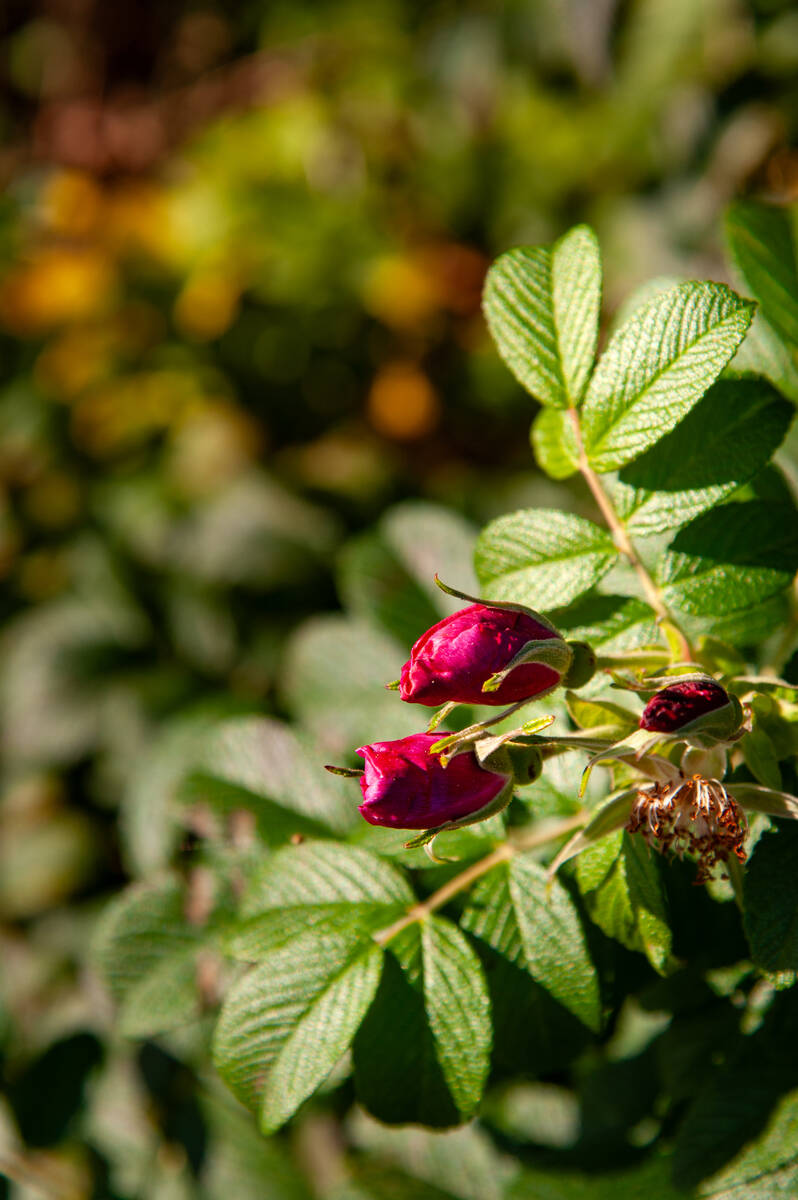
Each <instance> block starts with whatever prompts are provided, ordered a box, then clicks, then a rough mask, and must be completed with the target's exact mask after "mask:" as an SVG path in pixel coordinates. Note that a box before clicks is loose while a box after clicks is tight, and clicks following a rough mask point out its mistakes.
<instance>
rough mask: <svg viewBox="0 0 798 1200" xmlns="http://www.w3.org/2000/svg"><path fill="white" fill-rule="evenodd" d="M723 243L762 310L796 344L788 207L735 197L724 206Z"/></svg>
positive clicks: (797, 286)
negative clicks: (724, 239)
mask: <svg viewBox="0 0 798 1200" xmlns="http://www.w3.org/2000/svg"><path fill="white" fill-rule="evenodd" d="M725 226H726V244H727V246H728V249H729V256H730V258H731V260H732V264H733V266H734V268H735V271H736V272H737V274H738V275H739V277H740V279H741V280H742V283H743V285H744V287H745V288H746V290H747V291H749V292H750V293H751V295H752V296H754V297H755V298H756V299H757V300H758V301H759V303H760V305H761V306H762V316H763V317H764V318H765V320H766V321H767V322H768V324H769V325H772V327H773V328H774V329H775V330H776V332H777V333H778V334H779V335H780V336H781V337H782V338H783V339H784V340H785V341H786V342H787V343H788V344H790V345H791V346H793V347H796V348H798V263H796V254H795V241H794V235H793V229H792V219H791V216H790V213H789V211H788V210H787V209H786V208H783V207H776V206H775V205H769V204H761V203H757V202H755V201H747V200H740V201H737V202H736V203H735V204H732V205H730V206H729V208H728V209H727V211H726V220H725Z"/></svg>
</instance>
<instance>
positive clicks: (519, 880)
mask: <svg viewBox="0 0 798 1200" xmlns="http://www.w3.org/2000/svg"><path fill="white" fill-rule="evenodd" d="M463 925H464V927H465V928H466V929H468V930H469V931H470V932H471V933H473V934H475V935H476V936H477V937H479V938H482V939H483V940H484V941H485V942H487V943H488V944H489V945H490V946H492V947H493V948H494V949H495V950H497V951H498V952H499V953H500V954H501V955H503V956H504V957H505V958H507V959H508V960H509V961H510V962H513V963H516V964H518V965H519V966H521V967H523V968H524V969H525V970H527V971H528V972H529V974H530V975H531V976H532V978H533V979H534V980H535V981H536V982H537V983H539V984H540V985H541V987H544V988H545V989H546V990H547V991H548V992H549V993H550V994H551V995H552V996H553V997H554V998H555V999H556V1000H558V1001H559V1002H560V1004H562V1005H563V1006H564V1007H565V1008H567V1009H569V1011H570V1012H572V1013H573V1014H574V1015H575V1016H576V1017H578V1018H579V1019H580V1021H583V1022H584V1023H585V1025H587V1026H588V1027H589V1028H591V1029H598V1027H599V1024H600V1020H601V1008H600V998H599V987H598V979H597V977H596V971H595V968H594V966H593V964H592V962H591V961H590V957H589V955H588V952H587V947H586V945H585V937H584V932H583V930H582V926H581V924H580V921H579V916H578V914H577V911H576V909H575V907H574V905H573V902H572V900H571V898H570V896H569V895H568V893H567V891H566V890H565V888H564V887H563V886H562V884H560V883H558V882H557V881H556V880H555V881H554V882H553V883H552V884H551V885H550V886H549V885H547V880H546V873H545V871H544V870H543V869H542V868H541V867H540V866H538V865H537V863H534V862H532V861H530V860H529V859H525V858H522V857H518V856H516V857H515V858H513V859H512V860H511V861H510V862H509V863H506V864H502V865H501V866H499V867H496V868H495V870H493V871H491V872H489V874H487V875H486V876H485V877H484V879H482V880H481V881H480V882H479V883H478V884H477V886H476V887H475V888H474V891H473V893H472V896H471V902H470V904H469V907H468V909H467V910H466V913H465V916H464V918H463Z"/></svg>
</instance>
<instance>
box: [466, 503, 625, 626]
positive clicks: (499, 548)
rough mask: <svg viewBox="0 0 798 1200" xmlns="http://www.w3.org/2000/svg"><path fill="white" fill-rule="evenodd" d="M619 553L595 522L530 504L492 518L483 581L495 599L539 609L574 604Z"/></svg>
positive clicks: (481, 557)
mask: <svg viewBox="0 0 798 1200" xmlns="http://www.w3.org/2000/svg"><path fill="white" fill-rule="evenodd" d="M617 557H618V554H617V551H616V549H615V546H614V545H613V542H612V538H611V537H610V535H609V534H608V533H605V531H604V530H603V529H600V528H599V527H598V525H594V524H593V522H592V521H586V520H584V518H583V517H575V516H573V515H572V514H571V513H564V512H557V511H556V510H555V509H545V508H527V509H522V510H521V511H520V512H515V513H510V514H509V515H508V516H506V517H499V518H498V520H496V521H492V522H491V523H490V525H488V526H487V527H486V528H485V529H484V530H483V532H482V533H481V534H480V537H479V539H478V541H477V546H476V551H475V563H476V569H477V575H478V576H479V580H480V583H481V584H482V586H483V587H484V588H485V589H486V590H487V595H488V597H489V598H491V599H493V600H509V601H512V602H515V603H519V604H526V605H528V606H529V607H530V608H533V609H535V610H536V611H538V612H539V611H541V610H545V609H551V608H558V607H560V606H561V605H564V604H569V603H570V602H571V601H572V600H575V599H576V597H577V596H579V595H581V594H582V593H583V592H586V591H587V590H588V588H590V587H592V586H593V584H594V583H596V582H597V581H598V580H599V579H601V577H602V576H603V575H605V574H606V573H607V571H609V569H610V567H611V566H612V565H613V563H614V562H615V561H616V559H617Z"/></svg>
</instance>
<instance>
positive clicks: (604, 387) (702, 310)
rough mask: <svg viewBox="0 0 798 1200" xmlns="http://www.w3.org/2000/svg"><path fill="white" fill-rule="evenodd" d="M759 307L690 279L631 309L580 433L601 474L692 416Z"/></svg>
mask: <svg viewBox="0 0 798 1200" xmlns="http://www.w3.org/2000/svg"><path fill="white" fill-rule="evenodd" d="M753 307H754V306H753V305H752V304H751V303H750V301H746V300H742V299H741V298H740V297H739V296H737V295H736V294H735V293H734V292H732V291H731V290H730V289H729V288H727V287H725V286H724V285H723V284H720V283H700V282H688V283H682V284H679V285H678V286H677V287H675V288H672V289H671V290H670V291H668V292H665V293H663V294H661V295H658V296H655V297H654V298H653V299H652V300H651V301H650V302H649V303H648V304H645V305H644V306H643V307H642V308H640V309H638V311H637V312H636V313H634V314H633V316H632V317H631V318H630V319H629V321H627V323H626V324H625V325H624V326H623V327H622V328H621V329H620V330H619V331H618V332H617V333H616V334H615V336H614V337H613V338H612V339H611V340H610V343H609V345H608V346H607V349H606V350H605V352H604V354H603V355H602V357H601V359H600V360H599V363H598V366H597V367H596V370H595V371H594V373H593V377H592V379H591V381H590V386H589V388H588V392H587V396H586V397H585V403H584V408H583V411H582V432H583V437H584V441H585V449H586V451H587V455H588V458H589V460H590V463H591V465H592V466H593V467H594V468H595V469H596V470H597V471H613V470H615V469H616V468H618V467H622V466H625V465H626V463H629V462H631V461H632V460H633V459H634V458H637V457H638V455H640V454H642V453H643V451H644V450H647V449H648V448H649V446H653V445H654V443H655V442H658V441H659V439H660V438H661V437H662V436H663V435H664V434H666V433H668V432H670V430H671V429H673V427H674V426H675V425H677V424H678V423H679V421H681V420H682V418H683V417H685V416H686V415H687V413H688V412H689V411H690V409H691V408H692V407H693V405H694V404H695V403H696V401H697V400H699V399H700V397H701V396H702V395H703V394H704V392H705V391H706V390H707V388H708V387H709V385H710V384H711V383H713V382H714V381H715V379H716V378H717V377H718V375H719V374H720V372H721V371H722V370H723V368H724V366H725V365H726V363H727V362H728V361H729V359H730V358H731V356H732V355H733V354H734V352H735V350H736V349H737V346H738V345H739V344H740V342H741V341H742V339H743V337H744V336H745V332H746V330H747V328H748V326H749V324H750V322H751V318H752V316H753Z"/></svg>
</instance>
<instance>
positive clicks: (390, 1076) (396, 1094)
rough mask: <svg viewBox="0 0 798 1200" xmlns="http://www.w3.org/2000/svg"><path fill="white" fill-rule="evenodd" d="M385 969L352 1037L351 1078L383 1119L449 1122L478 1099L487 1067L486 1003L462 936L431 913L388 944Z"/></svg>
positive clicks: (471, 954)
mask: <svg viewBox="0 0 798 1200" xmlns="http://www.w3.org/2000/svg"><path fill="white" fill-rule="evenodd" d="M387 949H388V950H389V951H390V953H389V954H388V955H387V956H386V966H385V974H384V976H383V981H382V984H381V986H380V990H379V992H378V994H377V997H376V999H375V1002H374V1004H373V1006H372V1008H371V1009H370V1011H369V1013H368V1015H367V1017H366V1019H365V1021H364V1022H363V1025H362V1026H361V1029H360V1031H359V1032H358V1035H357V1038H356V1039H355V1046H354V1051H355V1084H356V1087H357V1091H358V1095H359V1096H360V1098H361V1100H362V1101H363V1103H364V1104H365V1105H366V1107H367V1108H368V1109H369V1111H370V1112H372V1113H373V1114H374V1115H375V1116H376V1117H378V1118H379V1119H380V1120H382V1121H386V1122H388V1123H405V1122H408V1121H412V1122H422V1123H423V1124H426V1125H432V1126H437V1127H441V1126H447V1125H454V1124H457V1123H459V1122H460V1121H463V1120H466V1119H468V1117H470V1116H471V1115H472V1114H473V1112H474V1110H475V1108H476V1106H477V1104H478V1103H479V1099H480V1096H481V1095H482V1089H483V1087H484V1084H485V1079H486V1077H487V1072H488V1063H489V1055H490V1044H491V1026H490V1004H489V1000H488V992H487V986H486V984H485V979H484V975H483V972H482V968H481V966H480V963H479V959H478V958H477V956H476V954H475V953H474V951H473V950H472V949H471V947H470V946H469V944H468V942H467V940H466V939H465V938H464V937H463V934H462V933H461V932H460V930H459V929H457V927H456V926H454V925H452V923H451V922H450V921H447V920H445V919H444V918H442V917H430V918H428V919H426V920H425V921H423V922H420V923H415V924H413V925H410V926H408V927H407V928H406V929H404V930H402V931H401V932H400V933H398V934H397V935H396V936H395V937H394V938H392V939H391V940H390V942H388V944H387Z"/></svg>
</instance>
